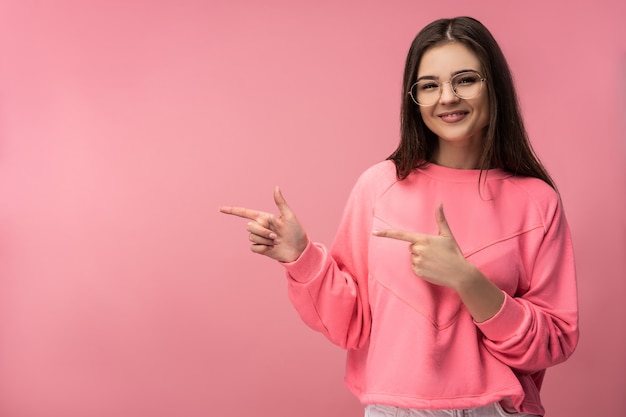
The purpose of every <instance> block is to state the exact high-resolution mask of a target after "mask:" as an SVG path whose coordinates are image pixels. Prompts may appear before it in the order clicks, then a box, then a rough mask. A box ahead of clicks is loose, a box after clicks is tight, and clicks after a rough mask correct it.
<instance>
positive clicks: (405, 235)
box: [372, 229, 422, 243]
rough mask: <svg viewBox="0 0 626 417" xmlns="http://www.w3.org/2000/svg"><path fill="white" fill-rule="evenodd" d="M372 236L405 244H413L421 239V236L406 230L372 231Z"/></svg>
mask: <svg viewBox="0 0 626 417" xmlns="http://www.w3.org/2000/svg"><path fill="white" fill-rule="evenodd" d="M372 234H373V235H374V236H378V237H386V238H389V239H396V240H403V241H405V242H410V243H414V242H416V241H417V240H419V239H420V238H421V237H422V235H421V234H419V233H415V232H408V231H406V230H398V229H385V230H374V231H373V232H372Z"/></svg>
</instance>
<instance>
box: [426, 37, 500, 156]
mask: <svg viewBox="0 0 626 417" xmlns="http://www.w3.org/2000/svg"><path fill="white" fill-rule="evenodd" d="M460 71H475V72H478V73H480V74H481V76H483V77H484V75H483V70H482V67H481V65H480V61H479V60H478V57H477V56H476V55H475V54H474V53H473V52H472V51H471V50H470V49H469V48H467V47H466V46H465V45H463V44H462V43H459V42H453V43H445V44H442V45H439V46H434V47H432V48H430V49H428V50H427V51H426V52H425V53H424V55H423V56H422V59H421V61H420V65H419V68H418V71H417V79H418V80H420V79H424V77H426V79H432V80H433V81H436V82H438V83H439V85H440V90H441V96H440V97H439V100H437V101H436V102H435V104H434V105H432V106H420V113H421V115H422V119H423V120H424V123H425V124H426V126H427V127H428V128H429V129H430V130H431V131H432V132H433V133H434V134H436V135H437V137H439V144H440V148H441V146H442V145H444V144H449V145H455V146H456V147H469V148H470V149H473V150H474V151H476V150H478V149H481V147H482V142H483V135H484V133H483V132H484V128H485V127H486V126H487V124H488V123H489V98H488V94H487V84H486V83H484V82H483V84H484V85H483V86H482V88H481V89H480V93H478V95H477V96H475V97H472V98H468V99H462V98H459V97H457V96H456V95H455V94H454V93H453V91H452V87H451V84H450V83H448V81H450V78H451V77H452V76H454V75H455V74H458V73H459V72H460ZM442 83H443V84H442ZM459 91H460V90H459Z"/></svg>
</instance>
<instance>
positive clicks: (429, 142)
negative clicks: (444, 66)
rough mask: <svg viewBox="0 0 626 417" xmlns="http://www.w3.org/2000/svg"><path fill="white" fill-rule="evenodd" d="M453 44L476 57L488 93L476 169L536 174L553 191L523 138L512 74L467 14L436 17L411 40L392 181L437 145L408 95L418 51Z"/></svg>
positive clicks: (487, 36) (421, 161)
mask: <svg viewBox="0 0 626 417" xmlns="http://www.w3.org/2000/svg"><path fill="white" fill-rule="evenodd" d="M449 42H459V43H462V44H463V45H465V46H466V47H468V48H469V49H470V50H471V51H473V52H474V53H475V54H476V56H477V57H478V59H479V61H480V63H481V66H482V70H483V75H484V77H485V78H486V79H487V80H486V83H487V85H486V87H487V88H486V90H487V93H488V94H489V113H490V119H489V124H488V126H487V127H486V128H485V141H484V144H483V148H482V154H481V155H480V158H479V161H478V167H477V168H478V169H480V170H481V176H482V172H484V171H486V170H488V169H492V168H500V169H503V170H506V171H508V172H511V173H513V174H515V175H521V176H528V177H535V178H539V179H541V180H543V181H545V182H546V183H548V184H549V185H550V186H551V187H552V188H554V189H556V186H555V184H554V182H553V181H552V178H551V177H550V175H549V174H548V172H547V171H546V169H545V168H544V166H543V165H542V164H541V162H540V161H539V158H538V157H537V155H536V154H535V152H534V151H533V148H532V146H531V144H530V141H529V140H528V134H527V133H526V128H525V127H524V122H523V120H522V116H521V112H520V108H519V103H518V100H517V94H516V92H515V86H514V84H513V77H512V75H511V70H510V69H509V65H508V64H507V62H506V59H505V58H504V54H503V53H502V50H501V49H500V47H499V46H498V43H497V42H496V40H495V39H494V38H493V36H492V35H491V33H490V32H489V30H487V28H486V27H485V26H484V25H483V24H482V23H480V22H479V21H478V20H476V19H473V18H471V17H456V18H453V19H440V20H437V21H434V22H432V23H430V24H429V25H428V26H426V27H424V29H422V30H421V31H420V32H419V33H418V34H417V36H416V37H415V39H414V40H413V43H412V44H411V48H410V49H409V53H408V56H407V59H406V65H405V69H404V80H403V87H402V110H401V116H400V117H401V130H400V135H401V138H400V144H399V145H398V148H397V149H396V150H395V151H394V152H393V153H392V154H391V155H390V156H389V158H388V159H390V160H392V161H393V162H394V163H395V165H396V173H397V176H398V179H400V180H403V179H405V178H406V177H407V176H408V175H409V173H410V172H411V171H412V170H413V169H414V168H419V167H421V166H423V165H425V164H427V163H428V162H430V161H431V159H432V157H433V153H434V151H435V150H436V149H437V146H438V138H437V136H436V135H435V134H434V133H433V132H431V131H430V129H428V127H426V125H425V124H424V121H423V120H422V116H421V114H420V111H419V106H418V105H417V104H415V103H414V102H413V100H412V99H411V98H410V97H409V90H410V88H411V85H412V84H413V83H414V82H415V80H416V79H417V70H418V68H419V64H420V61H421V59H422V56H423V55H424V52H426V51H427V50H428V49H429V48H432V47H434V46H436V45H441V44H444V43H449Z"/></svg>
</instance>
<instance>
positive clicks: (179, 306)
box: [0, 0, 626, 417]
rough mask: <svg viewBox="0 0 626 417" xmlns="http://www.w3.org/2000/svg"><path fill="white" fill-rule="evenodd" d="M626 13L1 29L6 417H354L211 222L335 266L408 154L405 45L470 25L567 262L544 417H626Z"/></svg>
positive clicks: (215, 16) (113, 8)
mask: <svg viewBox="0 0 626 417" xmlns="http://www.w3.org/2000/svg"><path fill="white" fill-rule="evenodd" d="M625 5H626V3H624V2H623V1H621V0H619V1H617V0H616V1H598V0H594V1H592V0H579V1H574V2H573V1H561V2H549V1H534V2H527V1H524V2H504V1H499V0H485V1H482V2H481V1H477V2H475V3H473V4H471V5H469V4H466V3H463V2H459V1H452V0H440V1H437V2H432V1H429V2H426V1H409V0H403V1H393V2H390V1H382V0H380V1H356V0H355V1H331V0H323V1H316V2H294V1H289V0H270V1H263V2H261V1H258V2H255V1H252V0H248V1H245V0H236V1H230V2H226V1H224V2H218V1H213V2H212V1H199V0H198V1H193V0H186V1H174V0H172V1H166V0H160V1H149V0H143V1H141V0H129V1H122V0H119V1H111V0H91V1H81V0H57V1H52V0H51V1H43V0H41V1H35V0H4V1H2V2H1V3H0V416H2V417H48V416H54V417H56V416H64V417H104V416H154V417H160V416H188V417H194V416H208V415H214V416H217V415H220V416H221V415H224V416H235V417H239V416H246V415H255V416H270V415H272V416H299V417H313V416H316V417H317V416H360V415H361V413H362V411H361V406H360V405H359V404H358V403H357V401H356V400H355V399H353V398H352V397H351V395H350V394H349V393H348V391H347V389H346V388H344V386H343V381H342V377H343V366H344V365H343V361H344V352H343V351H342V350H341V349H339V348H336V347H334V346H332V345H330V344H329V343H328V342H327V341H326V340H325V339H323V337H322V336H320V335H319V334H317V333H314V332H313V331H311V330H309V329H308V328H306V327H305V326H304V325H303V324H302V323H301V322H300V320H299V318H298V317H297V315H296V313H295V312H294V311H293V309H292V307H291V306H290V304H289V302H288V300H287V297H286V291H285V280H284V278H283V272H282V269H281V268H280V266H278V265H277V264H275V263H273V262H271V261H269V260H267V259H265V258H261V257H258V256H255V255H253V254H251V253H250V252H249V251H248V243H247V240H246V238H247V234H246V232H245V231H244V221H242V220H240V219H235V218H229V217H226V216H223V215H220V214H218V212H217V208H218V206H220V205H222V204H234V205H246V206H252V207H255V208H260V209H265V210H273V204H272V198H271V196H272V190H273V187H274V186H275V185H277V184H278V185H281V186H282V188H283V190H284V193H285V195H286V197H287V199H288V201H289V202H290V204H291V205H292V207H293V209H294V210H295V211H296V213H298V215H299V217H300V220H301V221H302V223H303V224H304V225H305V226H306V228H307V230H308V231H309V234H310V235H311V236H312V237H313V238H314V239H315V240H317V241H321V242H324V243H327V244H329V243H330V241H331V239H332V237H333V234H334V230H335V227H336V226H337V223H338V220H339V216H340V213H341V210H342V209H343V205H344V203H345V200H346V198H347V194H348V192H349V190H350V188H351V186H352V184H353V182H354V180H355V179H356V177H357V176H358V175H359V174H360V173H361V171H362V170H363V169H365V168H366V167H367V166H369V165H371V164H373V163H375V162H377V161H379V160H381V159H384V158H385V157H386V156H387V155H388V154H389V153H390V152H391V151H392V150H393V149H394V148H395V146H396V144H397V140H398V125H399V123H398V112H399V97H400V80H401V75H402V69H403V64H404V58H405V55H406V52H407V50H408V47H409V44H410V42H411V41H412V39H413V37H414V36H415V34H416V33H417V31H418V30H419V29H420V28H421V27H422V26H423V25H424V24H426V23H428V22H429V21H431V20H433V19H435V18H439V17H450V16H454V15H461V14H469V15H473V16H475V17H477V18H479V19H480V20H482V21H483V22H484V23H485V24H486V25H487V26H488V27H489V28H490V29H491V30H492V32H493V33H494V35H495V36H496V38H497V39H498V41H499V42H500V44H501V46H502V47H503V49H504V51H505V53H506V55H507V57H508V59H509V61H510V64H511V66H512V68H513V71H514V74H515V76H516V80H517V84H518V87H519V92H520V96H521V101H522V107H523V111H524V115H525V117H526V121H527V125H528V129H529V132H530V134H531V137H532V140H533V142H534V144H535V147H536V150H537V151H538V153H539V155H540V156H541V157H542V159H543V160H544V162H545V163H546V165H547V166H548V168H549V169H550V171H551V172H552V174H553V176H554V177H555V179H556V181H557V183H558V184H559V187H560V190H561V193H562V197H563V200H564V203H565V207H566V211H567V214H568V218H569V221H570V226H571V229H572V232H573V236H574V239H575V247H576V251H577V255H578V257H577V264H578V269H579V287H580V309H581V329H582V330H581V331H582V339H581V343H580V345H579V349H578V351H577V352H576V353H575V355H574V356H573V357H572V359H571V360H570V361H569V362H567V363H566V364H563V365H559V366H557V367H555V368H554V369H552V370H551V371H550V372H549V373H548V376H547V379H546V382H545V389H544V398H545V403H546V407H547V409H548V415H549V416H554V417H559V416H563V417H565V416H568V417H578V416H580V417H583V416H585V417H586V416H623V415H626V400H625V398H626V396H624V392H625V388H626V384H625V383H624V379H623V377H624V374H625V371H626V355H625V354H624V352H626V302H625V301H624V294H626V280H625V279H624V278H626V256H625V252H626V224H625V221H624V213H625V210H626V193H625V191H626V168H625V167H626V164H625V162H626V140H625V139H626V134H625V133H626V122H625V120H626V82H625V81H624V80H625V79H626V33H625V30H624V18H625V17H626V6H625Z"/></svg>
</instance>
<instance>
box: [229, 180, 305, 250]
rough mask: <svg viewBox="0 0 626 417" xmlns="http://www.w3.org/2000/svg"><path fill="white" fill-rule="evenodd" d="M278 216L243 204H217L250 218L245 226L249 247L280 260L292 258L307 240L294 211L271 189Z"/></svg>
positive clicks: (232, 213) (279, 194)
mask: <svg viewBox="0 0 626 417" xmlns="http://www.w3.org/2000/svg"><path fill="white" fill-rule="evenodd" d="M274 202H275V203H276V207H277V208H278V212H279V213H280V214H279V215H278V216H276V215H274V214H271V213H266V212H262V211H257V210H252V209H247V208H243V207H228V206H224V207H220V212H222V213H224V214H231V215H234V216H239V217H243V218H244V219H249V220H251V221H250V222H248V224H247V226H246V230H247V231H248V232H250V235H249V239H250V242H252V246H251V248H250V249H251V250H252V252H254V253H258V254H261V255H265V256H268V257H270V258H272V259H275V260H277V261H280V262H293V261H295V260H296V259H298V258H299V257H300V255H301V254H302V252H304V249H305V248H306V246H307V244H308V242H309V240H308V238H307V235H306V233H305V232H304V229H303V228H302V226H300V223H299V222H298V219H297V218H296V216H295V214H294V213H293V212H292V211H291V209H290V208H289V206H288V205H287V201H285V198H284V197H283V195H282V193H281V192H280V188H278V187H276V189H275V190H274Z"/></svg>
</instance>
